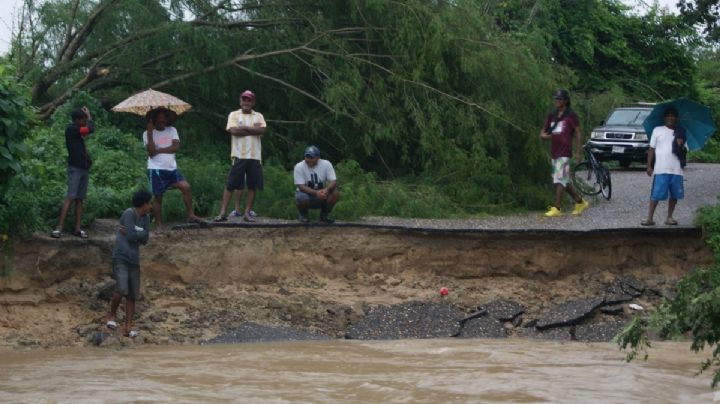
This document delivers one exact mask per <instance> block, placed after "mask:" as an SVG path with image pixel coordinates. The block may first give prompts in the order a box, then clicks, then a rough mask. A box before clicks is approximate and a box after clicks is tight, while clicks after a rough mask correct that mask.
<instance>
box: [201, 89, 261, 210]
mask: <svg viewBox="0 0 720 404" xmlns="http://www.w3.org/2000/svg"><path fill="white" fill-rule="evenodd" d="M254 106H255V94H254V93H253V92H252V91H250V90H245V91H244V92H243V93H242V94H240V109H239V110H237V111H233V112H231V113H230V115H229V116H228V121H227V126H226V130H227V131H228V133H229V134H230V147H231V150H230V157H231V158H232V167H231V168H230V173H229V174H228V179H227V184H226V186H225V192H223V199H222V205H221V206H220V214H219V215H217V217H215V219H214V220H215V221H216V222H224V221H226V220H227V214H226V213H225V211H226V209H227V205H228V202H230V198H231V197H232V194H233V191H235V190H238V191H241V192H242V190H243V189H244V188H245V186H247V190H248V191H247V203H246V204H245V213H244V215H243V219H244V220H245V221H246V222H254V221H255V219H254V218H253V216H252V215H251V214H250V210H251V209H252V206H253V202H254V201H255V192H256V191H257V190H258V189H259V190H262V189H263V172H262V164H261V162H262V143H261V139H262V137H263V135H264V134H265V132H266V129H267V128H266V126H267V125H266V124H265V118H264V117H263V115H262V114H261V113H259V112H257V111H255V110H253V107H254ZM246 183H247V184H246Z"/></svg>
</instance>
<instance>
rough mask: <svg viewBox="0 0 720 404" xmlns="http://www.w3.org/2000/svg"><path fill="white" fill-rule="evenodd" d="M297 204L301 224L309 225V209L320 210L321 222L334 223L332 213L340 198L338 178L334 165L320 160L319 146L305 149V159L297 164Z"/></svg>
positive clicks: (295, 174)
mask: <svg viewBox="0 0 720 404" xmlns="http://www.w3.org/2000/svg"><path fill="white" fill-rule="evenodd" d="M294 176H295V186H296V187H297V188H296V192H295V204H296V205H297V208H298V211H299V212H300V218H299V219H300V222H302V223H308V222H309V221H310V218H309V217H308V210H309V209H320V221H321V222H324V223H328V224H330V223H334V222H335V219H332V218H330V216H329V215H330V212H331V211H332V209H333V207H334V206H335V204H336V203H337V201H338V199H339V198H340V192H339V191H338V189H337V178H336V177H335V169H334V168H333V165H332V163H330V162H329V161H327V160H323V159H321V158H320V149H318V148H317V146H308V147H307V148H306V149H305V159H304V160H303V161H301V162H299V163H297V164H295V170H294Z"/></svg>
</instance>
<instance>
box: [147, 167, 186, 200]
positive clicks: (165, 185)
mask: <svg viewBox="0 0 720 404" xmlns="http://www.w3.org/2000/svg"><path fill="white" fill-rule="evenodd" d="M147 172H148V180H149V181H150V190H151V191H152V194H153V195H154V196H162V195H163V194H164V193H165V191H167V190H168V189H170V188H172V187H174V186H175V184H177V183H178V182H180V181H183V180H185V177H183V176H182V174H180V171H178V170H158V169H148V171H147Z"/></svg>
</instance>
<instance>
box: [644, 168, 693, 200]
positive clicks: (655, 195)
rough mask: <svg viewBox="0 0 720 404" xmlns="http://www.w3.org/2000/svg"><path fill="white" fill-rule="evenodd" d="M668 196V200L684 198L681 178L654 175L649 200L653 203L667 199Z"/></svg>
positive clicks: (669, 175) (670, 175) (673, 175)
mask: <svg viewBox="0 0 720 404" xmlns="http://www.w3.org/2000/svg"><path fill="white" fill-rule="evenodd" d="M668 194H670V199H682V198H683V197H684V196H685V189H684V188H683V176H682V175H675V174H655V176H654V177H653V185H652V193H651V194H650V199H652V200H653V201H664V200H666V199H667V198H668Z"/></svg>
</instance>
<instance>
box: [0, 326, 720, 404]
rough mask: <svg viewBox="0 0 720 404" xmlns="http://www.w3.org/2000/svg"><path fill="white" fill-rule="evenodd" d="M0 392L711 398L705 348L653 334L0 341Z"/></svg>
mask: <svg viewBox="0 0 720 404" xmlns="http://www.w3.org/2000/svg"><path fill="white" fill-rule="evenodd" d="M0 356H1V357H2V366H0V402H3V403H10V402H128V401H132V402H169V401H173V402H229V401H234V402H298V401H302V402H340V401H341V402H367V403H371V402H374V403H380V402H436V403H437V402H491V403H492V402H508V403H516V402H565V403H591V402H593V403H594V402H597V403H601V402H602V403H628V402H646V403H701V402H702V403H706V402H713V400H714V399H715V400H718V399H719V398H720V397H717V396H716V395H715V393H714V392H713V391H711V389H710V386H709V383H710V378H709V375H701V376H697V377H695V376H694V374H695V372H696V370H697V367H698V364H699V362H700V360H701V358H702V356H699V355H694V354H691V353H690V351H689V345H688V344H687V343H657V344H656V346H655V347H654V348H653V349H652V350H651V356H650V359H649V360H648V361H647V362H644V361H642V360H640V361H636V362H632V363H626V362H624V361H623V354H622V353H620V352H618V350H617V347H616V346H615V345H613V344H582V343H558V342H548V341H534V340H521V339H518V340H462V341H460V340H449V339H439V340H400V341H389V342H388V341H374V342H358V341H320V342H318V341H314V342H286V343H262V344H241V345H213V346H174V347H148V348H133V349H121V350H111V349H99V348H82V349H80V348H77V349H76V348H72V349H55V350H31V351H24V352H21V351H2V352H0Z"/></svg>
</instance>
